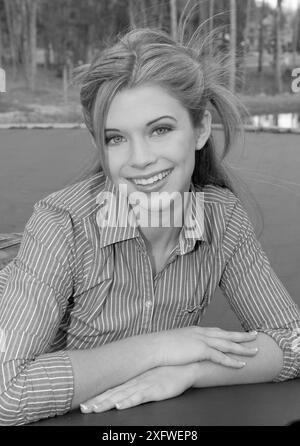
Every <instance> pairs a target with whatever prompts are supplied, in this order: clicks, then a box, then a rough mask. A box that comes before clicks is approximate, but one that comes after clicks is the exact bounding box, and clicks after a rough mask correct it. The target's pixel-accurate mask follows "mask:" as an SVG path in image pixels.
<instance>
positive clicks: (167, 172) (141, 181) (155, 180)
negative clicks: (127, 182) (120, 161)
mask: <svg viewBox="0 0 300 446" xmlns="http://www.w3.org/2000/svg"><path fill="white" fill-rule="evenodd" d="M172 170H173V169H169V170H165V171H164V172H161V173H159V174H158V175H154V176H153V177H150V178H147V179H146V178H139V179H134V178H131V181H132V182H133V183H134V184H136V185H137V186H140V185H142V186H147V185H149V184H155V183H158V182H159V181H161V180H162V179H163V178H166V177H167V176H168V175H170V173H171V172H172Z"/></svg>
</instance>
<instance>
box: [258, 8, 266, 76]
mask: <svg viewBox="0 0 300 446" xmlns="http://www.w3.org/2000/svg"><path fill="white" fill-rule="evenodd" d="M265 6H266V4H265V0H263V2H262V5H261V7H260V14H259V40H258V67H257V71H258V73H260V74H262V71H263V55H264V14H265Z"/></svg>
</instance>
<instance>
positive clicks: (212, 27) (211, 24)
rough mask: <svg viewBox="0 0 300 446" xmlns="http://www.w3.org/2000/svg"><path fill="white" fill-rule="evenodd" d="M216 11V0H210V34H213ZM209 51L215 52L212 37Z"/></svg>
mask: <svg viewBox="0 0 300 446" xmlns="http://www.w3.org/2000/svg"><path fill="white" fill-rule="evenodd" d="M214 13H215V0H210V2H209V34H210V35H212V32H213V29H214ZM209 45H210V48H209V53H210V54H212V53H213V40H212V39H210V42H209Z"/></svg>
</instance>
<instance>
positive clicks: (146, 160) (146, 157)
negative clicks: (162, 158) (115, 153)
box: [129, 138, 156, 169]
mask: <svg viewBox="0 0 300 446" xmlns="http://www.w3.org/2000/svg"><path fill="white" fill-rule="evenodd" d="M130 148H131V150H130V160H129V164H130V166H131V167H134V168H136V169H144V168H145V167H147V166H148V165H150V164H153V163H155V161H156V155H155V153H154V152H153V150H151V146H150V144H148V143H147V142H146V141H145V140H144V139H141V138H139V139H136V140H134V141H132V142H131V147H130Z"/></svg>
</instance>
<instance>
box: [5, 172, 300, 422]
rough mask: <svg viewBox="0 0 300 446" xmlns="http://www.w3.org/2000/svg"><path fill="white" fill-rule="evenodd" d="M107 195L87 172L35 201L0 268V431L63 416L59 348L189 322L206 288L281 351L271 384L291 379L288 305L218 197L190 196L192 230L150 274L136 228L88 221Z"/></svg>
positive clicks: (299, 368) (66, 382) (248, 229)
mask: <svg viewBox="0 0 300 446" xmlns="http://www.w3.org/2000/svg"><path fill="white" fill-rule="evenodd" d="M110 187H111V183H110V181H108V180H107V179H106V178H105V177H104V175H103V174H102V173H98V174H96V175H93V176H92V177H90V178H88V179H87V180H84V181H82V182H80V183H76V184H75V185H72V186H68V187H66V188H64V189H63V190H60V191H58V192H55V193H53V194H51V195H49V196H48V197H46V198H44V199H42V200H40V201H39V202H37V203H36V204H35V206H34V212H33V215H32V216H31V217H30V219H29V220H28V222H27V224H26V227H25V230H24V234H23V238H22V242H21V246H20V249H19V252H18V255H17V256H16V257H15V258H14V259H13V260H12V261H11V262H10V263H9V264H8V265H7V266H6V267H5V268H4V269H2V270H1V272H0V328H1V333H2V352H1V349H0V358H1V360H0V365H1V375H0V424H3V425H9V424H24V423H28V422H33V421H36V420H38V419H41V418H45V417H50V416H54V415H61V414H64V413H66V412H67V411H69V410H70V408H71V402H72V397H73V393H74V376H73V370H72V365H71V362H70V359H69V356H68V354H67V353H66V351H67V350H69V349H72V350H73V349H89V348H94V347H97V346H101V345H104V344H106V343H109V342H112V341H117V340H119V339H122V338H125V337H128V336H133V335H138V334H144V333H150V332H153V331H160V330H168V329H173V328H176V327H184V326H188V325H197V324H201V320H202V318H203V315H204V313H205V310H206V309H207V307H208V305H209V304H210V302H211V299H212V298H213V296H214V293H215V290H216V287H217V286H220V288H221V289H222V291H223V293H224V295H225V296H226V298H227V300H228V302H229V304H230V306H231V308H232V309H233V311H234V312H235V314H236V315H237V316H238V318H239V320H240V322H241V325H242V327H243V328H244V330H247V331H248V330H254V329H255V330H258V331H260V332H263V333H266V334H268V335H269V336H271V337H272V338H273V339H274V340H275V341H276V342H277V343H278V345H279V346H280V347H281V349H282V350H283V367H282V370H281V371H280V373H279V375H278V376H277V377H276V378H275V380H274V381H282V380H286V379H291V378H295V377H297V376H299V375H300V353H299V351H300V349H299V348H298V349H297V340H298V337H297V336H298V333H299V331H300V313H299V310H298V307H297V306H296V304H295V303H294V302H293V301H292V299H291V298H290V296H289V295H288V293H287V291H286V289H285V288H284V286H283V285H282V283H281V282H280V280H279V279H278V277H277V276H276V274H275V273H274V271H273V270H272V268H271V266H270V263H269V261H268V259H267V257H266V254H265V253H264V251H263V250H262V247H261V245H260V243H259V241H258V240H257V238H256V236H255V233H254V228H253V226H252V224H251V222H250V220H249V218H248V216H247V213H246V212H245V210H244V208H243V206H242V204H241V202H240V200H239V199H238V198H237V197H236V196H235V195H234V194H233V193H232V192H231V191H230V190H229V189H227V188H221V187H217V186H213V185H207V186H205V187H204V188H203V189H201V191H202V192H203V193H204V200H205V206H204V225H203V227H202V230H199V231H195V233H194V237H193V238H192V237H187V234H186V228H185V226H183V227H182V230H181V231H180V235H179V240H178V245H177V246H176V247H175V249H174V250H173V252H172V253H171V254H170V257H169V259H168V261H167V263H166V265H165V266H164V268H163V269H162V270H161V271H159V272H157V274H156V275H153V274H152V269H151V263H150V259H149V256H148V254H147V251H146V248H145V244H144V242H143V238H142V237H141V235H140V232H139V230H138V229H137V228H136V227H132V226H128V227H122V228H111V227H106V228H105V227H101V225H100V224H99V209H100V207H101V196H102V194H103V193H104V192H106V191H108V190H109V188H110ZM197 190H198V189H197V188H194V187H193V188H192V193H193V197H195V196H196V194H195V191H197ZM199 190H200V189H199ZM194 199H195V198H193V200H194ZM200 226H201V225H200ZM200 226H199V227H200Z"/></svg>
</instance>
